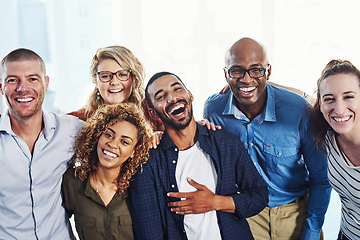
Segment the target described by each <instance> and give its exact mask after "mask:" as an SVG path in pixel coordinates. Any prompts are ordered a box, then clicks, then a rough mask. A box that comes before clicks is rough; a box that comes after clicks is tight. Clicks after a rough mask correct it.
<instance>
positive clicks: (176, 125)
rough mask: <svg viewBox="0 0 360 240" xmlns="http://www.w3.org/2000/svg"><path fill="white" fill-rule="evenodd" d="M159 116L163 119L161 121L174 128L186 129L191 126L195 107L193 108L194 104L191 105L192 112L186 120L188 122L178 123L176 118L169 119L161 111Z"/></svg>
mask: <svg viewBox="0 0 360 240" xmlns="http://www.w3.org/2000/svg"><path fill="white" fill-rule="evenodd" d="M157 114H158V116H159V118H160V119H161V121H162V122H163V123H164V124H166V125H169V126H171V127H172V128H174V129H175V130H183V129H185V128H186V127H187V126H189V124H190V122H191V119H192V118H193V109H192V106H191V109H190V114H189V119H187V120H186V122H184V123H178V122H176V121H175V120H173V119H168V118H165V117H164V115H162V114H161V113H160V112H157Z"/></svg>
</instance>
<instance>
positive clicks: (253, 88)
mask: <svg viewBox="0 0 360 240" xmlns="http://www.w3.org/2000/svg"><path fill="white" fill-rule="evenodd" d="M255 89H256V87H246V88H245V87H239V90H240V91H241V92H243V93H251V92H252V91H254V90H255Z"/></svg>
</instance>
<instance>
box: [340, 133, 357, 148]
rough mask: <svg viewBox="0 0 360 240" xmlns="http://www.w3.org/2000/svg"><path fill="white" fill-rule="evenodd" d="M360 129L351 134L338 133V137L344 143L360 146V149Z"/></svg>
mask: <svg viewBox="0 0 360 240" xmlns="http://www.w3.org/2000/svg"><path fill="white" fill-rule="evenodd" d="M358 133H360V131H353V132H351V133H349V134H337V136H336V137H337V139H338V141H340V142H341V143H342V144H344V145H346V146H351V147H359V149H360V134H358Z"/></svg>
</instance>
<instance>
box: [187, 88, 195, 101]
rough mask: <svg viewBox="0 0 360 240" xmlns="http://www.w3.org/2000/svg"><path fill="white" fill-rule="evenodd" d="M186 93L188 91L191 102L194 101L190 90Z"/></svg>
mask: <svg viewBox="0 0 360 240" xmlns="http://www.w3.org/2000/svg"><path fill="white" fill-rule="evenodd" d="M187 91H188V93H189V96H190V100H191V102H192V101H194V96H193V95H192V93H191V92H190V90H187Z"/></svg>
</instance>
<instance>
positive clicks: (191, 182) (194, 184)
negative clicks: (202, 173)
mask: <svg viewBox="0 0 360 240" xmlns="http://www.w3.org/2000/svg"><path fill="white" fill-rule="evenodd" d="M187 181H188V183H189V184H190V185H191V186H193V187H194V188H196V189H197V190H204V188H206V187H205V185H202V184H200V183H198V182H196V181H195V180H193V179H192V178H189V177H188V178H187Z"/></svg>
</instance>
